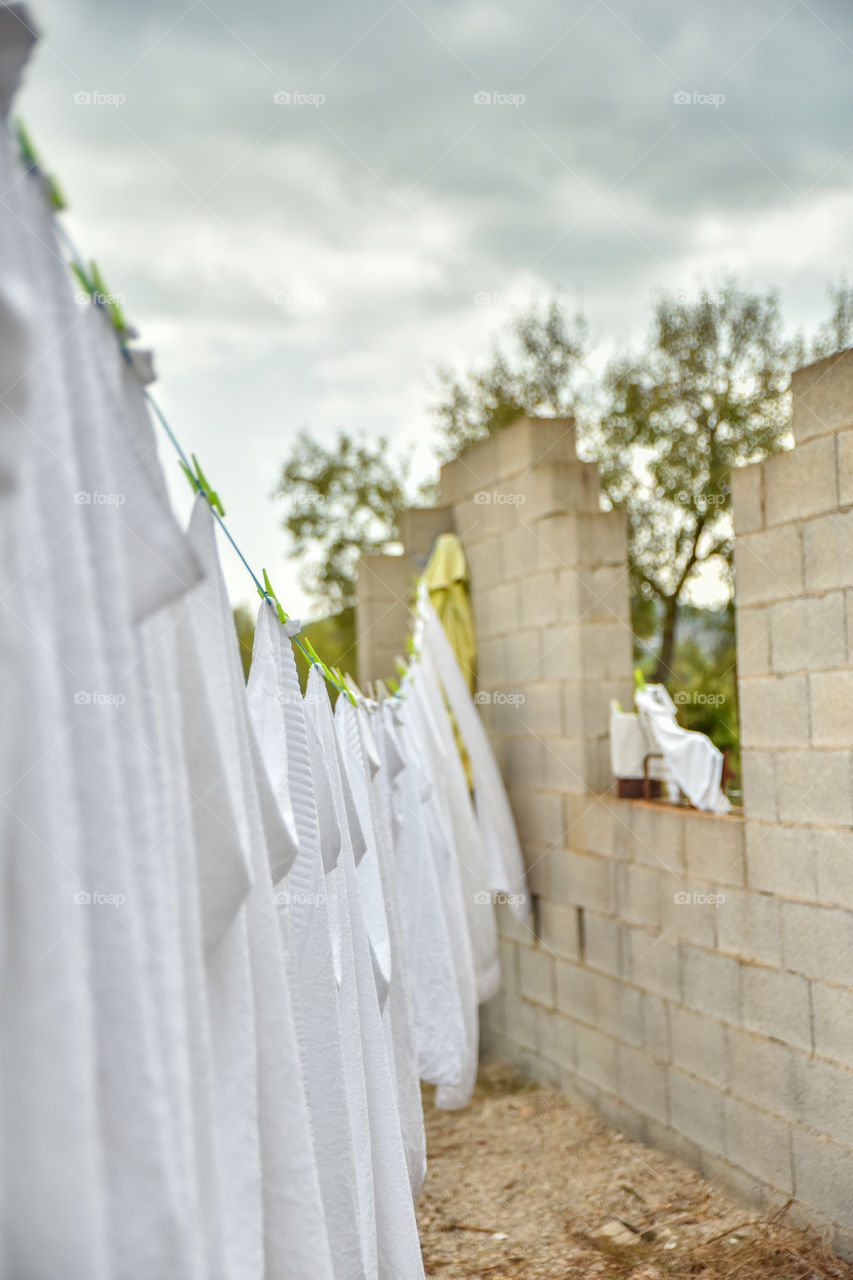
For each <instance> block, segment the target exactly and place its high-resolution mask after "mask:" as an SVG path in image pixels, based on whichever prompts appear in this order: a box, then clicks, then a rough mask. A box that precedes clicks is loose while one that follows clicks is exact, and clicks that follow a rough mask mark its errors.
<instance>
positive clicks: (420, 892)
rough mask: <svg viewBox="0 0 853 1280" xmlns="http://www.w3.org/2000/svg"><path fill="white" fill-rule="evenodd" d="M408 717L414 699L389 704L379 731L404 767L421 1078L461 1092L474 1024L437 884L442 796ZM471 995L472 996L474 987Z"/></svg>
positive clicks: (400, 852) (397, 816) (404, 864)
mask: <svg viewBox="0 0 853 1280" xmlns="http://www.w3.org/2000/svg"><path fill="white" fill-rule="evenodd" d="M410 714H411V713H410V707H409V703H408V700H406V701H398V700H396V699H388V700H386V702H385V703H384V704H383V706H382V711H381V721H380V724H381V734H382V736H383V738H387V737H388V736H389V735H391V734H393V739H394V741H395V742H396V744H397V745H398V749H399V752H400V755H401V758H402V760H403V762H404V767H403V769H402V770H401V771H400V772H399V773H398V774H397V776H396V778H395V780H394V789H393V793H392V815H393V824H394V852H395V861H396V868H397V878H398V883H399V886H400V909H401V914H402V923H403V937H404V940H405V944H406V955H407V961H408V966H409V971H410V974H411V983H412V1007H413V1013H414V1034H415V1048H416V1051H417V1061H418V1072H419V1074H420V1077H421V1079H422V1080H425V1081H427V1083H429V1084H435V1085H452V1086H455V1087H458V1086H459V1085H460V1084H461V1083H462V1082H463V1080H465V1079H466V1078H467V1077H468V1075H469V1061H470V1056H471V1043H470V1035H469V1026H470V1019H469V1018H466V1014H465V1010H464V1009H463V1004H462V994H461V991H460V983H459V976H458V974H457V968H456V966H457V963H458V960H459V953H454V950H453V946H452V943H451V938H450V933H449V930H448V923H447V914H446V909H445V906H444V902H443V899H444V895H445V894H446V893H447V892H448V882H447V880H446V879H445V880H443V881H442V880H441V879H440V877H439V871H438V868H437V866H436V861H435V858H434V855H433V849H432V846H431V842H430V834H429V833H430V829H431V827H432V826H433V825H434V824H435V822H436V821H437V818H436V809H437V806H438V805H439V804H441V797H440V795H439V791H438V787H437V785H436V783H435V782H434V781H433V780H432V779H431V777H430V775H429V773H428V771H427V770H426V769H425V768H424V752H423V746H422V744H421V742H420V739H419V738H418V737H417V736H416V731H415V730H413V729H412V728H411V727H410V725H409V723H408V718H409V715H410ZM467 990H468V991H471V990H472V984H471V983H470V982H469V983H468V984H467ZM472 1003H473V1002H472Z"/></svg>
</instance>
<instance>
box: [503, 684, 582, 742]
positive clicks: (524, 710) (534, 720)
mask: <svg viewBox="0 0 853 1280" xmlns="http://www.w3.org/2000/svg"><path fill="white" fill-rule="evenodd" d="M519 692H520V693H521V696H522V698H523V701H522V702H519V703H517V704H516V705H514V706H513V705H512V704H508V705H509V706H510V709H511V710H512V711H517V713H518V714H517V715H516V716H514V719H515V721H516V723H520V724H521V726H522V727H523V731H524V732H525V733H533V734H535V735H536V736H537V737H538V738H559V737H562V736H563V735H564V733H565V726H564V722H563V699H562V692H563V686H562V684H561V683H560V682H559V681H557V680H549V681H539V682H537V681H527V680H526V681H525V682H524V685H523V687H521V686H520V687H519ZM572 732H574V729H573V730H572Z"/></svg>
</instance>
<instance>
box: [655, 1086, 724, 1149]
mask: <svg viewBox="0 0 853 1280" xmlns="http://www.w3.org/2000/svg"><path fill="white" fill-rule="evenodd" d="M669 1105H670V1114H671V1117H672V1118H671V1121H670V1123H671V1124H672V1127H673V1128H674V1129H677V1130H678V1132H679V1133H683V1134H685V1136H686V1137H688V1138H690V1139H691V1140H692V1141H693V1142H696V1143H698V1144H699V1146H700V1147H703V1148H704V1149H705V1150H706V1151H713V1152H714V1153H715V1154H717V1155H723V1154H724V1153H725V1130H724V1126H723V1095H722V1093H721V1092H720V1090H719V1089H717V1088H716V1087H715V1086H714V1085H712V1084H707V1083H705V1082H704V1081H702V1080H696V1079H695V1078H694V1077H693V1076H688V1075H684V1074H683V1072H681V1071H678V1070H677V1069H675V1068H673V1069H672V1070H671V1071H670V1073H669Z"/></svg>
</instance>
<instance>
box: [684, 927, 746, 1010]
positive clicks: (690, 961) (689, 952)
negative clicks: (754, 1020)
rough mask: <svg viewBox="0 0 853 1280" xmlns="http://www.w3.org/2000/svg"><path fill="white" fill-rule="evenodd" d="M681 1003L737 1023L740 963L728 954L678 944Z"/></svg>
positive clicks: (739, 999)
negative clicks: (679, 951) (717, 953)
mask: <svg viewBox="0 0 853 1280" xmlns="http://www.w3.org/2000/svg"><path fill="white" fill-rule="evenodd" d="M681 962H682V987H683V1000H684V1003H685V1004H686V1005H687V1006H688V1007H689V1008H691V1009H695V1010H696V1011H697V1012H698V1013H704V1014H707V1015H708V1016H709V1017H713V1018H719V1019H720V1020H721V1021H723V1022H732V1023H736V1024H740V1022H741V1018H742V1013H741V990H740V965H739V963H738V961H737V960H734V959H732V958H731V957H730V956H721V955H715V954H714V953H713V952H710V951H702V950H700V949H699V948H698V947H691V946H689V945H687V944H684V945H683V946H682V950H681Z"/></svg>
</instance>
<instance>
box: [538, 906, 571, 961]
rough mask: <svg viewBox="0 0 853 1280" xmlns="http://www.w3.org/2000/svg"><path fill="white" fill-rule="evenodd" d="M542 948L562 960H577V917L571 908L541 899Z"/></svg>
mask: <svg viewBox="0 0 853 1280" xmlns="http://www.w3.org/2000/svg"><path fill="white" fill-rule="evenodd" d="M539 924H540V936H541V941H542V946H543V947H544V948H545V949H546V950H548V951H550V952H551V953H552V954H553V955H554V956H558V957H559V958H560V959H562V960H574V961H577V959H578V916H577V911H576V910H575V909H574V908H573V907H567V906H565V905H564V904H563V903H561V902H552V901H551V900H550V899H549V898H543V899H542V900H541V902H540V903H539Z"/></svg>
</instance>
